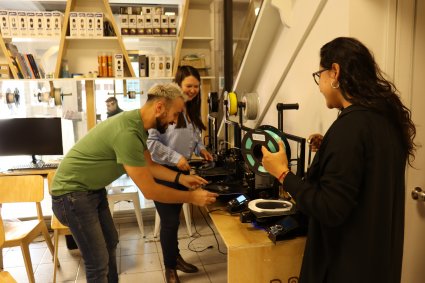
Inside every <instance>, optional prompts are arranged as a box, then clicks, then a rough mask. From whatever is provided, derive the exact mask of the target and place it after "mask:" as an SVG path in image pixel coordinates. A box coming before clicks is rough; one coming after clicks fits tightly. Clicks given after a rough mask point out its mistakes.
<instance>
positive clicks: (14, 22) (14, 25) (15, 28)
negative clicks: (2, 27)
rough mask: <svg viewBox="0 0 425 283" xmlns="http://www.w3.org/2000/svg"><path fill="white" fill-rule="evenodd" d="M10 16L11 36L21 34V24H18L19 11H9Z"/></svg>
mask: <svg viewBox="0 0 425 283" xmlns="http://www.w3.org/2000/svg"><path fill="white" fill-rule="evenodd" d="M8 16H9V27H10V35H11V36H20V32H19V24H18V12H17V11H8Z"/></svg>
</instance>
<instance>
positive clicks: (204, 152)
mask: <svg viewBox="0 0 425 283" xmlns="http://www.w3.org/2000/svg"><path fill="white" fill-rule="evenodd" d="M201 156H202V157H203V158H204V159H205V160H207V161H213V160H214V158H213V156H212V155H211V153H209V151H208V150H206V149H203V150H201Z"/></svg>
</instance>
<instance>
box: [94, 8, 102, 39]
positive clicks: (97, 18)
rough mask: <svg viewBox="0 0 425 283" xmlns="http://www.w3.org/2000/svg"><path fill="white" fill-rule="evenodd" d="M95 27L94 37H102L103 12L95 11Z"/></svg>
mask: <svg viewBox="0 0 425 283" xmlns="http://www.w3.org/2000/svg"><path fill="white" fill-rule="evenodd" d="M94 17H95V22H96V23H95V29H94V36H95V37H103V13H95V14H94Z"/></svg>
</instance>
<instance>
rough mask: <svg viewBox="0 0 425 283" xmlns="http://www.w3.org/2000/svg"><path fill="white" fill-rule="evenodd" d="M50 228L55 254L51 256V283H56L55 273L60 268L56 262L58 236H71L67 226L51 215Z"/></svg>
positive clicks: (57, 261)
mask: <svg viewBox="0 0 425 283" xmlns="http://www.w3.org/2000/svg"><path fill="white" fill-rule="evenodd" d="M50 227H51V228H52V230H53V245H54V248H55V252H54V255H53V283H56V271H57V268H58V267H60V263H59V260H58V249H59V235H71V231H70V230H69V228H68V226H65V225H63V224H62V223H61V222H60V221H59V220H58V219H57V218H56V216H55V215H54V214H53V215H52V220H51V222H50Z"/></svg>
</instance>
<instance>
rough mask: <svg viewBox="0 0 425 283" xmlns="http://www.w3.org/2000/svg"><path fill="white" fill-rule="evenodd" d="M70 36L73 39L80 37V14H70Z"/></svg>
mask: <svg viewBox="0 0 425 283" xmlns="http://www.w3.org/2000/svg"><path fill="white" fill-rule="evenodd" d="M69 35H70V36H72V37H77V36H78V13H77V12H71V13H69Z"/></svg>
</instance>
